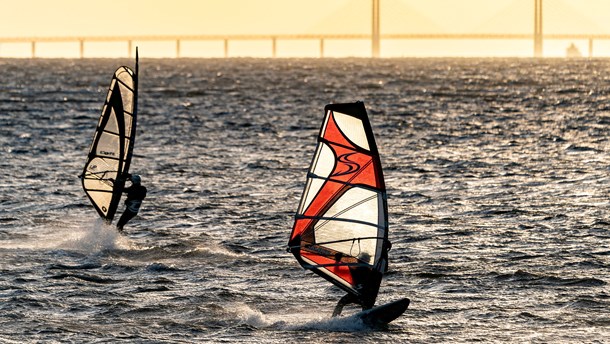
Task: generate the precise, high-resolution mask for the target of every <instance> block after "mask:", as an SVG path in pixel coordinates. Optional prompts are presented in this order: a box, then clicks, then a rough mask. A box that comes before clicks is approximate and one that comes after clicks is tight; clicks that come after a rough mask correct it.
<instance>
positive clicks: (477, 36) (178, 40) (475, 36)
mask: <svg viewBox="0 0 610 344" xmlns="http://www.w3.org/2000/svg"><path fill="white" fill-rule="evenodd" d="M536 37H537V36H536V35H534V34H485V33H467V34H442V33H441V34H381V35H379V41H381V40H443V39H444V40H532V39H534V40H535V39H536ZM373 38H374V37H373V35H367V34H344V35H316V34H285V35H151V36H92V37H84V36H83V37H79V36H72V37H0V44H2V43H29V44H30V45H31V57H32V58H35V57H37V55H36V45H37V44H38V43H69V42H77V43H79V47H80V54H79V56H80V57H81V58H83V57H84V56H85V46H86V43H87V42H125V43H126V45H127V47H126V49H127V51H126V52H127V55H128V56H129V57H132V53H133V51H134V49H133V42H143V41H155V42H165V41H169V42H175V57H181V56H182V54H181V53H182V51H181V44H182V43H183V42H185V41H221V42H224V57H229V56H231V55H230V42H232V41H270V42H271V56H273V57H277V42H278V41H282V40H285V41H286V40H287V41H290V40H313V41H318V42H319V56H320V57H324V45H325V41H327V40H373ZM542 38H543V39H545V40H549V39H550V40H588V41H589V57H592V56H593V41H594V40H610V34H546V35H542ZM373 48H374V46H373ZM377 49H378V48H377ZM1 53H2V52H1V50H0V56H1ZM377 54H378V52H377ZM536 55H537V54H536ZM373 56H375V51H374V50H373ZM377 56H378V55H377ZM538 56H539V55H538Z"/></svg>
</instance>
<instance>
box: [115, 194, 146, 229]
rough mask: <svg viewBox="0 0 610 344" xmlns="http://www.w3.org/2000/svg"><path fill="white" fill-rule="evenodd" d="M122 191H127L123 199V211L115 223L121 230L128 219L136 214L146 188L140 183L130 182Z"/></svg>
mask: <svg viewBox="0 0 610 344" xmlns="http://www.w3.org/2000/svg"><path fill="white" fill-rule="evenodd" d="M123 192H124V193H127V199H126V200H125V211H124V212H123V215H121V218H120V219H119V222H118V223H117V225H116V228H117V229H118V230H119V231H122V230H123V226H125V224H126V223H127V222H129V220H131V219H132V218H133V217H134V216H136V215H138V211H139V210H140V206H141V205H142V200H143V199H144V198H145V197H146V188H145V187H144V186H142V185H141V184H132V185H131V186H130V187H128V188H125V189H124V190H123Z"/></svg>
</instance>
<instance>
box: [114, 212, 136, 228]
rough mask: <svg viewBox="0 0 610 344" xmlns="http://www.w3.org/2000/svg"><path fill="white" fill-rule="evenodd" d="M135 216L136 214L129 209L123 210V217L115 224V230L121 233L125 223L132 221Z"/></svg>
mask: <svg viewBox="0 0 610 344" xmlns="http://www.w3.org/2000/svg"><path fill="white" fill-rule="evenodd" d="M137 214H138V213H134V212H132V211H130V210H129V209H125V212H123V215H121V218H120V219H119V222H117V224H116V228H117V229H118V230H119V232H122V231H123V226H125V224H127V222H129V220H131V219H133V217H134V216H136V215H137Z"/></svg>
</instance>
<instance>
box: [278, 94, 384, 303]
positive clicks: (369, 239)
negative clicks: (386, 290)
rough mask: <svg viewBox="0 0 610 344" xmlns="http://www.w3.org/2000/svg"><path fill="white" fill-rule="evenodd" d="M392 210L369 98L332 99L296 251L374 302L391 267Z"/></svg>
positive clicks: (294, 241)
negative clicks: (342, 101) (366, 103)
mask: <svg viewBox="0 0 610 344" xmlns="http://www.w3.org/2000/svg"><path fill="white" fill-rule="evenodd" d="M387 214H388V213H387V198H386V190H385V184H384V180H383V172H382V169H381V162H380V159H379V152H378V151H377V145H376V144H375V139H374V137H373V131H372V129H371V124H370V122H369V119H368V116H367V114H366V109H365V107H364V104H363V103H362V102H356V103H347V104H331V105H327V106H326V107H325V118H324V122H323V124H322V128H321V129H320V134H319V136H318V146H317V148H316V153H315V155H314V157H313V160H312V162H311V166H310V168H309V173H308V174H307V184H306V186H305V190H304V192H303V196H302V198H301V202H300V205H299V208H298V210H297V213H296V216H295V223H294V227H293V230H292V234H291V236H290V241H289V244H288V245H289V249H290V251H291V252H292V253H293V254H294V255H295V257H296V258H297V260H298V261H299V263H300V264H301V265H302V266H303V267H304V268H306V269H311V270H312V271H314V272H315V273H317V274H318V275H320V276H322V277H324V278H326V279H327V280H329V281H331V282H332V283H334V284H335V285H337V286H339V287H340V288H342V289H344V290H345V291H347V292H349V293H352V294H355V295H356V296H358V297H360V298H361V299H363V300H368V302H370V303H371V304H372V303H374V301H375V298H376V297H377V293H378V291H379V285H380V283H381V276H382V275H383V273H384V272H385V271H386V269H387V250H388V249H389V242H388V239H387V238H388V215H387Z"/></svg>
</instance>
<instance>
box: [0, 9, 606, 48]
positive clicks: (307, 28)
mask: <svg viewBox="0 0 610 344" xmlns="http://www.w3.org/2000/svg"><path fill="white" fill-rule="evenodd" d="M543 1H544V14H545V21H544V31H545V33H597V34H599V33H604V34H610V0H543ZM380 2H381V32H382V34H383V33H465V32H476V33H531V32H532V28H533V7H534V6H533V4H534V0H425V1H423V0H380ZM370 31H371V0H307V1H295V0H171V1H160V0H106V1H93V0H53V1H49V0H19V1H17V0H0V38H1V37H32V36H34V37H35V36H123V35H172V34H204V35H205V34H284V33H357V34H368V33H370ZM136 43H137V44H138V45H139V46H140V47H141V49H143V50H148V53H150V55H152V56H173V54H174V52H175V49H174V47H175V43H173V42H136ZM569 43H570V42H563V41H545V54H546V55H547V56H548V55H557V56H561V55H562V54H564V53H565V47H566V46H567V45H568V44H569ZM575 43H576V44H577V45H578V47H579V48H580V49H581V51H582V52H583V53H585V54H586V53H587V49H588V46H587V44H588V43H587V42H575ZM125 46H126V44H125V43H112V44H110V43H95V44H94V43H91V44H87V45H86V49H85V50H86V55H88V56H106V55H109V56H121V55H125ZM325 48H326V53H327V55H330V56H333V55H336V56H339V55H342V54H344V55H345V54H346V55H356V56H368V55H370V42H367V41H352V42H328V43H327V44H326V46H325ZM595 49H596V50H595V51H596V52H597V53H598V56H599V54H602V53H603V54H606V56H608V55H610V42H608V41H597V42H595ZM183 51H184V55H189V54H192V55H193V56H194V55H199V54H201V53H202V51H207V52H209V55H211V56H221V54H222V52H223V48H222V42H185V43H184V44H183ZM29 52H30V46H29V45H27V44H21V45H19V44H6V43H5V44H1V43H0V56H7V55H16V56H21V55H24V56H27V55H28V54H29ZM318 52H319V43H318V42H308V41H306V42H280V43H279V44H278V54H279V55H280V56H290V55H309V56H317V54H318ZM531 52H532V43H531V42H530V41H522V42H521V41H517V42H515V41H500V42H490V41H476V42H470V41H449V42H447V41H389V40H384V41H383V42H382V54H383V55H384V56H401V55H407V56H426V55H466V56H469V55H485V54H491V55H499V56H504V55H508V56H529V55H531ZM37 53H38V54H39V55H41V56H62V55H67V56H75V55H77V54H78V46H77V45H76V43H62V44H59V43H54V44H39V45H38V46H37ZM204 55H205V54H204ZM231 55H233V56H237V55H255V56H269V55H270V42H245V41H241V42H232V43H231ZM145 56H146V54H145Z"/></svg>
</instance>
